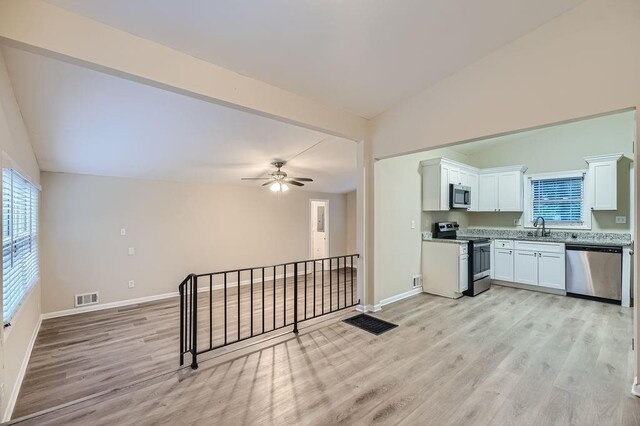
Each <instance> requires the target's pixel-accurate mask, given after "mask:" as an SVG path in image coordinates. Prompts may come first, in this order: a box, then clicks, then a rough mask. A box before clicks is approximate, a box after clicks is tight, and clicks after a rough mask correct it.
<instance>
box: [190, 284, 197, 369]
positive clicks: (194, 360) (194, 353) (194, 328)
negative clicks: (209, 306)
mask: <svg viewBox="0 0 640 426" xmlns="http://www.w3.org/2000/svg"><path fill="white" fill-rule="evenodd" d="M191 285H192V290H191V294H192V297H193V302H192V303H193V319H192V324H191V332H192V333H193V334H192V340H191V341H192V342H193V344H192V346H191V355H192V357H193V358H192V361H191V368H192V369H194V370H195V369H197V368H198V360H197V356H198V277H197V276H196V275H195V274H194V275H193V276H192V282H191Z"/></svg>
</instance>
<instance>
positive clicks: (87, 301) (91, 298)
mask: <svg viewBox="0 0 640 426" xmlns="http://www.w3.org/2000/svg"><path fill="white" fill-rule="evenodd" d="M96 303H98V292H95V293H85V294H76V308H79V307H80V306H87V305H95V304H96Z"/></svg>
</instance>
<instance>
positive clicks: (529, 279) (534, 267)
mask: <svg viewBox="0 0 640 426" xmlns="http://www.w3.org/2000/svg"><path fill="white" fill-rule="evenodd" d="M513 269H514V281H515V282H517V283H520V284H529V285H538V253H536V252H532V251H521V250H516V252H515V259H514V268H513Z"/></svg>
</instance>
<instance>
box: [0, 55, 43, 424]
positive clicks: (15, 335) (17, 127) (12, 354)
mask: <svg viewBox="0 0 640 426" xmlns="http://www.w3.org/2000/svg"><path fill="white" fill-rule="evenodd" d="M0 147H1V148H2V150H3V151H4V152H6V153H7V154H8V155H9V156H10V157H11V159H12V160H13V161H14V162H15V163H16V166H17V168H18V169H19V170H20V171H21V172H22V173H23V174H24V175H26V176H28V177H29V179H31V181H33V182H34V183H39V182H40V169H39V168H38V163H37V161H36V158H35V156H34V154H33V150H32V148H31V143H30V140H29V135H28V133H27V130H26V128H25V126H24V123H23V121H22V116H21V114H20V110H19V108H18V104H17V102H16V100H15V96H14V94H13V89H12V87H11V82H10V81H9V75H8V74H7V68H6V66H5V62H4V57H3V56H2V54H1V53H0ZM0 276H1V275H0ZM39 318H40V284H39V283H38V284H36V286H35V287H34V288H33V289H32V290H31V292H30V293H29V295H28V297H27V299H26V300H25V301H24V302H23V303H22V305H21V306H20V308H19V311H18V312H17V314H16V315H15V316H14V319H13V320H12V325H11V327H10V328H9V329H7V330H4V331H3V332H2V339H1V342H2V372H1V374H2V377H1V379H2V383H3V384H4V394H3V395H1V398H2V401H1V404H0V410H2V411H0V412H1V413H3V415H4V413H6V409H7V406H8V404H9V400H10V398H11V395H12V394H13V396H16V393H17V390H18V381H19V379H20V369H21V367H22V364H23V362H24V359H25V356H26V355H27V352H28V347H29V343H30V341H31V340H32V337H33V334H34V331H35V329H36V327H37V325H38V321H39Z"/></svg>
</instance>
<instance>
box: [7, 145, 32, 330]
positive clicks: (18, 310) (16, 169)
mask: <svg viewBox="0 0 640 426" xmlns="http://www.w3.org/2000/svg"><path fill="white" fill-rule="evenodd" d="M1 163H2V164H0V165H1V166H2V172H3V176H4V170H6V169H9V170H11V171H12V172H13V173H16V174H18V175H19V176H20V177H21V178H22V179H24V180H25V181H26V182H27V184H28V186H27V187H28V188H29V191H35V193H36V194H37V197H38V198H37V201H36V206H35V210H31V212H35V217H33V216H32V215H30V216H31V217H30V218H29V219H28V220H29V224H30V225H29V227H32V226H33V225H34V224H33V222H32V220H33V219H35V221H36V223H35V232H34V230H33V228H32V230H31V231H30V232H29V234H28V235H23V236H22V238H23V239H24V238H25V237H28V238H29V240H30V241H34V240H35V245H36V256H35V262H36V268H37V269H36V274H35V275H34V276H33V277H32V278H31V279H30V280H29V282H28V283H27V284H26V286H25V289H26V290H25V291H24V294H23V295H22V297H21V298H20V301H19V302H18V303H17V304H16V305H15V309H14V310H13V312H11V315H10V316H9V317H8V318H7V319H6V320H5V319H4V296H5V295H4V285H5V283H4V270H3V271H2V275H3V279H2V286H3V290H2V291H3V304H2V308H0V309H2V316H3V325H4V326H5V332H4V339H5V340H6V338H7V337H8V335H9V333H10V330H11V328H7V325H8V324H14V323H15V321H16V320H17V318H18V317H19V316H20V313H21V311H22V307H23V306H24V303H25V301H27V300H28V299H29V297H30V296H31V294H32V292H33V289H34V288H35V287H36V286H37V284H38V282H39V281H40V277H41V265H40V203H41V198H42V197H41V191H42V187H41V186H40V185H38V184H37V183H34V181H33V179H32V178H31V177H30V176H29V175H28V174H27V173H24V172H23V171H22V169H21V168H20V167H18V166H17V165H16V163H15V162H14V161H13V160H12V159H11V157H9V156H8V155H7V153H6V152H4V151H3V152H2V162H1ZM0 194H1V195H2V197H3V200H4V195H5V194H4V185H2V186H0ZM2 216H3V217H2V227H3V251H4V245H5V244H4V243H5V241H4V240H5V237H4V225H5V220H6V218H5V217H4V212H3V215H2ZM12 216H13V212H12ZM32 232H34V233H33V236H32ZM15 244H16V241H15V240H14V241H13V245H15Z"/></svg>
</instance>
